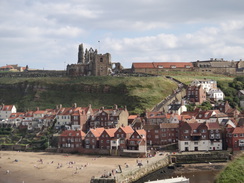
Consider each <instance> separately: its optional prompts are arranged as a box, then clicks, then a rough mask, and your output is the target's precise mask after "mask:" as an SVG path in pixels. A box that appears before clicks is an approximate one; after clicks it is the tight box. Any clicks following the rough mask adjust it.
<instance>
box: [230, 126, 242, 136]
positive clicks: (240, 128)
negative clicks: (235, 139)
mask: <svg viewBox="0 0 244 183" xmlns="http://www.w3.org/2000/svg"><path fill="white" fill-rule="evenodd" d="M237 133H238V134H239V133H243V134H244V127H236V128H235V129H234V130H233V132H232V134H237Z"/></svg>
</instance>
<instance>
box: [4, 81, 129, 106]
mask: <svg viewBox="0 0 244 183" xmlns="http://www.w3.org/2000/svg"><path fill="white" fill-rule="evenodd" d="M0 92H1V96H0V102H1V103H5V104H15V105H17V107H18V111H25V110H27V109H29V110H31V109H34V108H36V107H40V108H43V109H44V108H54V107H55V105H56V104H63V106H67V107H69V106H71V105H72V103H77V104H78V105H80V106H88V105H89V104H92V103H94V104H95V105H94V107H101V106H104V105H105V106H113V104H114V103H111V102H112V99H114V101H117V102H119V103H120V105H121V104H122V105H126V103H125V102H123V100H122V99H125V98H127V96H126V95H127V91H126V88H125V86H120V87H113V86H108V85H88V84H40V83H29V82H22V83H17V84H0Z"/></svg>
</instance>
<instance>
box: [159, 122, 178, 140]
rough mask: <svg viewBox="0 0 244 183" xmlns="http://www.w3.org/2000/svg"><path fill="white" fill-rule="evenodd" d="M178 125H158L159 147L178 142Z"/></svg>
mask: <svg viewBox="0 0 244 183" xmlns="http://www.w3.org/2000/svg"><path fill="white" fill-rule="evenodd" d="M178 129H179V123H162V124H160V141H161V142H160V145H166V144H172V143H176V142H178Z"/></svg>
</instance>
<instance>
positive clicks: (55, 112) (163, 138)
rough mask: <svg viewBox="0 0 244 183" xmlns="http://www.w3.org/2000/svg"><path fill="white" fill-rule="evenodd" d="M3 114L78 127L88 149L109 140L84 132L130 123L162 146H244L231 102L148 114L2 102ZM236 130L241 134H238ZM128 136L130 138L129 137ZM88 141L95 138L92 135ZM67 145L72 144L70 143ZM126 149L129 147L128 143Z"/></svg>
mask: <svg viewBox="0 0 244 183" xmlns="http://www.w3.org/2000/svg"><path fill="white" fill-rule="evenodd" d="M119 111H120V112H119ZM11 112H13V113H11ZM171 112H172V111H171ZM124 113H126V114H124ZM88 114H89V115H88ZM0 115H1V119H2V121H1V122H0V124H1V125H4V124H5V125H6V124H9V125H10V124H11V125H12V126H16V127H19V128H27V129H28V130H33V129H35V128H37V129H39V130H41V129H43V128H45V127H50V126H51V125H54V126H56V128H59V129H60V128H61V127H62V126H63V128H62V129H63V130H66V131H68V130H69V131H72V130H73V131H79V132H78V133H80V135H79V136H80V140H78V142H79V144H80V146H79V147H83V148H88V149H93V148H95V149H97V148H98V149H103V148H106V149H108V144H107V145H105V144H104V145H102V143H101V142H99V143H97V141H96V143H95V144H89V143H86V141H87V140H85V136H86V135H85V134H88V133H92V132H94V134H96V129H99V128H102V129H104V130H105V131H106V133H108V134H110V135H108V136H109V137H114V136H113V135H111V134H112V133H113V132H115V130H113V129H118V128H119V127H122V126H128V125H130V126H131V128H132V129H133V130H141V129H143V130H145V131H146V135H145V136H146V144H147V145H148V146H149V147H157V148H160V147H163V146H165V145H170V144H177V145H178V148H179V150H180V151H187V150H189V151H193V150H203V149H205V150H221V149H228V148H231V149H233V150H235V151H237V150H243V146H242V144H243V143H242V142H243V139H244V133H243V129H244V128H243V126H244V125H243V124H244V123H243V122H242V121H244V114H243V113H240V112H239V111H238V110H236V109H233V108H231V107H230V105H229V104H228V102H225V103H220V104H219V105H217V106H216V109H215V110H208V111H202V110H200V109H196V110H194V111H184V112H182V113H181V114H177V112H176V111H174V112H172V113H164V112H162V111H156V112H146V113H145V116H137V115H130V116H129V115H128V111H127V110H126V108H123V109H118V108H117V106H116V105H115V106H114V108H113V109H104V108H101V109H99V110H97V109H92V108H91V106H88V107H86V108H81V107H77V106H76V105H75V104H74V105H73V107H70V108H63V107H62V106H57V107H56V109H46V110H39V109H37V110H36V111H28V112H26V113H19V112H16V107H15V106H14V105H2V106H0ZM4 119H7V120H4ZM67 120H69V122H67ZM60 125H62V126H60ZM187 125H188V127H190V128H191V130H188V131H189V132H191V133H190V134H185V133H184V132H182V129H184V128H183V127H184V126H187ZM203 126H204V128H205V130H206V131H205V132H202V130H201V128H202V127H203ZM94 130H95V131H94ZM194 130H195V131H196V132H197V133H195V131H194ZM237 132H238V133H239V134H236V133H237ZM74 133H75V132H74ZM213 133H218V135H217V134H214V135H213V136H214V137H216V138H212V137H213V136H212V134H213ZM99 134H100V133H99ZM182 134H185V135H182ZM97 135H98V134H97ZM97 135H96V136H97ZM88 137H89V135H88ZM183 137H187V138H183ZM126 140H127V141H128V139H126ZM200 141H201V143H200ZM87 142H95V141H94V140H92V139H91V140H90V141H87ZM102 142H107V143H109V145H110V147H109V149H110V148H111V142H108V141H107V140H106V141H102ZM122 142H123V140H122ZM116 144H117V143H116ZM119 144H121V143H119ZM184 144H185V145H184ZM192 144H194V145H195V146H193V145H192ZM203 144H205V146H203ZM186 145H189V146H186ZM196 145H199V146H196ZM66 146H67V147H70V148H71V147H73V146H71V144H70V145H66ZM60 147H62V148H64V147H65V145H64V144H62V145H60ZM74 147H76V145H74ZM121 147H123V146H121ZM119 149H121V148H119ZM125 149H128V147H126V148H125Z"/></svg>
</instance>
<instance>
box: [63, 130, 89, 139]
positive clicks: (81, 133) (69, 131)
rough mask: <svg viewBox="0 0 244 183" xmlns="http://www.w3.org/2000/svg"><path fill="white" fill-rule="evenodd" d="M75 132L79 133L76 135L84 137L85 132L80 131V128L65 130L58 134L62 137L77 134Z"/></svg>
mask: <svg viewBox="0 0 244 183" xmlns="http://www.w3.org/2000/svg"><path fill="white" fill-rule="evenodd" d="M77 133H78V134H79V135H78V136H80V137H84V136H85V135H86V134H85V133H84V132H83V131H81V130H77V131H76V130H65V131H63V132H62V133H61V135H60V136H62V137H67V136H77Z"/></svg>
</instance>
